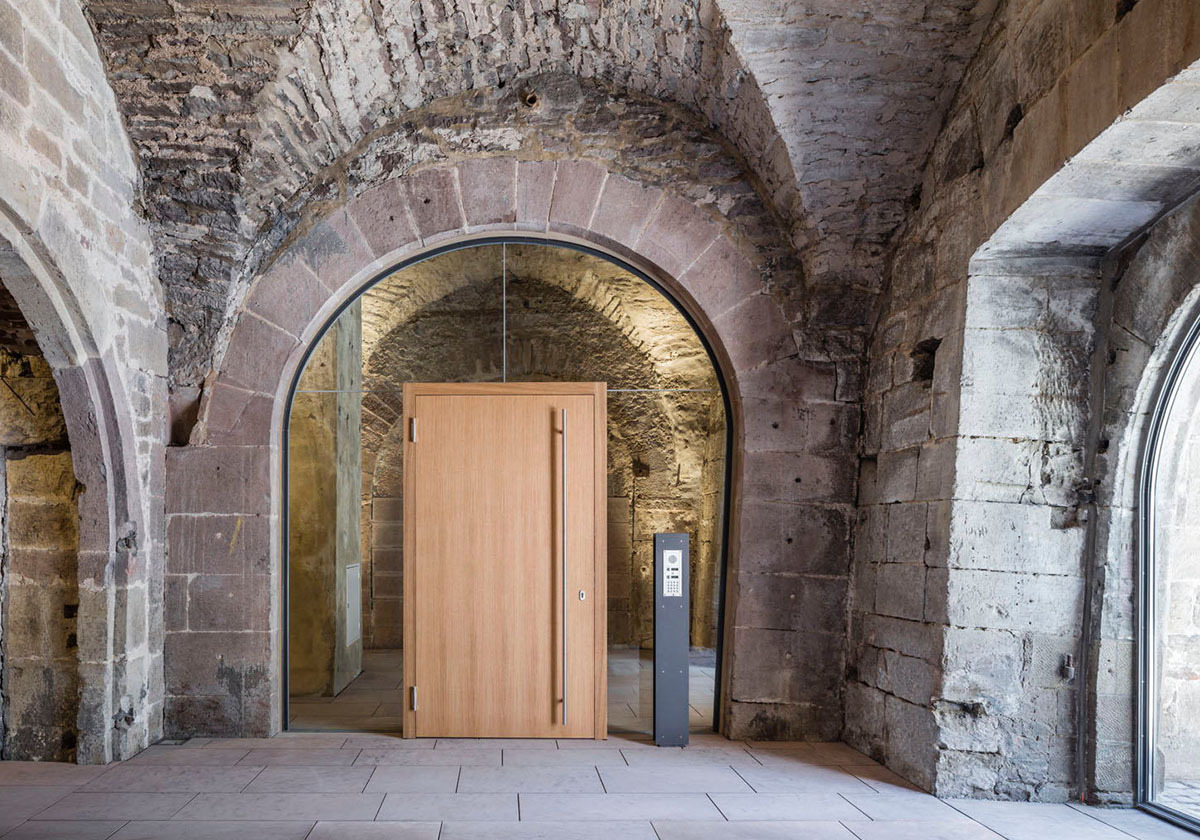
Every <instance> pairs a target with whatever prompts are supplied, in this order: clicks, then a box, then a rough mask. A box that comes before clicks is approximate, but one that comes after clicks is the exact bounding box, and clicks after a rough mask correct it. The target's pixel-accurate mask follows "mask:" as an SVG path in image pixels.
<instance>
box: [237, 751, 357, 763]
mask: <svg viewBox="0 0 1200 840" xmlns="http://www.w3.org/2000/svg"><path fill="white" fill-rule="evenodd" d="M356 758H358V753H357V752H356V751H355V750H336V749H335V750H290V749H288V750H267V749H262V750H250V752H248V753H246V755H245V756H244V757H243V758H242V760H241V761H239V762H238V764H246V765H252V766H255V767H288V766H291V767H320V766H335V765H342V766H348V765H350V764H353V763H354V759H356Z"/></svg>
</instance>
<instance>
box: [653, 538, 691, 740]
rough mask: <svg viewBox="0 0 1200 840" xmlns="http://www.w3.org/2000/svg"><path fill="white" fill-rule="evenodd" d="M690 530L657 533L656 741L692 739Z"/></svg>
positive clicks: (655, 623)
mask: <svg viewBox="0 0 1200 840" xmlns="http://www.w3.org/2000/svg"><path fill="white" fill-rule="evenodd" d="M689 553H690V552H689V546H688V535H687V534H655V535H654V743H655V744H657V745H658V746H660V747H686V746H687V743H688V642H689V633H688V631H689V624H690V623H691V622H690V619H689V613H690V610H689V609H688V604H689V603H690V602H691V592H690V587H689V583H688V564H689V559H690V558H689Z"/></svg>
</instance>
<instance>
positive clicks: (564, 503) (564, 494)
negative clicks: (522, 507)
mask: <svg viewBox="0 0 1200 840" xmlns="http://www.w3.org/2000/svg"><path fill="white" fill-rule="evenodd" d="M562 725H563V726H566V725H567V410H566V409H565V408H564V409H563V410H562Z"/></svg>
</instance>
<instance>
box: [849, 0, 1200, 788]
mask: <svg viewBox="0 0 1200 840" xmlns="http://www.w3.org/2000/svg"><path fill="white" fill-rule="evenodd" d="M1167 20H1170V21H1172V23H1171V24H1166V23H1164V21H1167ZM1198 26H1200V21H1198V20H1197V16H1196V9H1195V7H1194V5H1192V4H1188V3H1173V2H1170V1H1169V0H1167V2H1157V1H1154V2H1151V1H1150V0H1143V2H1139V3H1136V4H1119V5H1117V6H1115V7H1114V6H1113V5H1111V4H1108V5H1105V4H1089V5H1087V6H1086V8H1081V7H1079V5H1078V4H1074V3H1067V2H1059V0H1011V2H1008V3H1005V4H1003V5H1002V6H1001V7H1000V8H999V10H998V11H997V13H996V16H995V18H994V19H993V21H992V23H991V26H990V28H989V31H988V32H987V34H986V35H985V36H984V41H983V45H982V47H981V48H980V51H979V53H978V55H976V57H975V58H974V60H973V61H972V63H971V65H970V66H969V67H968V69H967V72H966V74H965V76H964V80H963V84H962V87H961V88H960V90H959V92H958V95H957V98H956V101H955V103H954V105H953V106H952V107H951V109H950V113H949V116H948V117H947V120H946V123H945V126H944V128H943V130H942V133H941V135H940V137H939V138H938V140H937V142H936V143H935V145H934V148H933V151H932V154H931V156H930V160H929V163H928V165H927V167H926V169H925V174H924V181H923V185H922V190H921V194H920V205H919V207H918V208H917V209H916V210H915V211H914V212H913V213H912V214H911V215H910V216H909V218H908V220H907V222H906V224H905V226H904V228H903V230H902V232H901V235H900V236H899V237H898V241H897V247H896V251H895V255H894V257H893V260H892V264H891V270H890V278H889V283H890V287H889V290H888V294H887V297H886V299H885V301H884V304H883V306H882V308H881V310H880V314H879V317H878V321H877V325H876V329H875V334H874V338H873V341H872V345H871V349H870V352H869V374H868V377H867V382H868V386H867V397H866V400H865V415H864V416H865V431H864V447H863V448H864V459H863V467H862V474H861V492H860V499H859V501H860V511H859V536H858V542H857V547H856V575H855V601H854V609H853V613H854V615H853V624H852V627H853V629H852V637H853V642H852V655H851V658H852V662H853V665H852V668H851V670H850V679H849V682H848V688H847V692H848V700H847V730H846V735H847V738H848V739H849V740H850V741H851V742H852V743H854V744H855V745H856V746H859V747H860V748H862V749H865V750H867V751H868V752H870V753H872V754H873V755H876V756H878V757H880V758H882V759H883V760H885V761H886V762H887V764H888V765H889V766H891V767H892V768H893V769H896V770H898V771H899V772H901V773H903V774H904V775H906V776H907V777H909V778H911V779H913V780H914V781H917V782H918V783H919V784H921V785H922V786H924V787H927V788H929V789H932V790H935V791H936V792H937V793H939V794H945V795H973V796H992V797H1003V798H1007V797H1015V798H1026V797H1029V798H1043V799H1051V800H1053V799H1063V798H1065V797H1066V796H1068V795H1069V794H1070V793H1071V792H1073V791H1075V790H1078V789H1079V788H1080V787H1081V786H1083V785H1085V784H1086V782H1084V781H1083V779H1082V769H1081V768H1083V767H1084V765H1085V763H1086V762H1084V761H1081V760H1080V753H1079V743H1078V741H1077V738H1078V735H1079V732H1078V721H1079V720H1080V719H1081V712H1080V703H1081V701H1080V699H1079V696H1078V693H1077V689H1078V688H1079V683H1072V682H1071V681H1070V680H1069V679H1068V678H1067V676H1066V675H1067V674H1069V671H1068V670H1066V666H1067V665H1068V663H1067V661H1066V659H1065V657H1066V656H1067V655H1071V656H1073V657H1075V658H1076V659H1078V657H1079V655H1080V644H1081V640H1082V635H1083V633H1084V629H1083V628H1084V627H1085V625H1086V624H1087V622H1088V621H1089V620H1090V619H1088V618H1087V616H1090V615H1091V614H1092V610H1091V607H1090V606H1088V598H1089V596H1088V594H1087V592H1088V586H1089V585H1090V583H1089V582H1090V581H1092V579H1093V578H1092V572H1091V566H1090V564H1089V563H1088V562H1085V556H1084V552H1085V547H1086V546H1087V545H1088V544H1090V542H1089V541H1090V540H1091V537H1090V536H1089V534H1090V531H1089V528H1090V527H1091V526H1090V525H1089V524H1088V523H1089V521H1094V518H1095V514H1094V512H1093V511H1091V509H1090V507H1089V505H1090V501H1089V500H1090V498H1091V496H1090V489H1089V486H1088V478H1087V473H1088V471H1089V469H1090V467H1089V465H1090V464H1092V463H1093V462H1094V460H1095V451H1096V445H1097V441H1098V439H1099V436H1098V434H1097V431H1096V428H1095V426H1094V425H1091V424H1089V418H1090V417H1092V416H1094V410H1093V409H1094V402H1095V399H1096V394H1097V393H1098V390H1099V389H1100V388H1101V382H1102V381H1103V379H1104V370H1103V365H1102V359H1097V358H1096V356H1095V348H1096V347H1097V344H1098V342H1097V339H1098V337H1099V336H1101V335H1104V334H1106V333H1107V330H1108V325H1107V324H1106V323H1104V322H1103V320H1101V321H1100V322H1099V326H1097V323H1096V321H1095V319H1096V318H1101V319H1102V318H1103V316H1102V314H1101V313H1102V312H1103V311H1105V310H1104V308H1103V306H1102V298H1103V296H1102V295H1101V293H1100V292H1101V289H1102V286H1101V283H1100V277H1101V266H1100V256H1102V255H1103V253H1104V252H1105V251H1106V250H1107V249H1108V248H1109V247H1112V246H1114V245H1116V244H1118V243H1119V241H1120V239H1121V236H1123V235H1125V234H1123V233H1122V232H1121V231H1124V232H1125V233H1132V232H1134V231H1136V230H1137V228H1138V226H1139V225H1141V224H1144V223H1145V222H1146V220H1147V217H1146V216H1144V215H1139V213H1137V212H1130V209H1129V208H1130V207H1134V206H1137V207H1138V210H1139V211H1140V210H1141V209H1143V206H1138V205H1136V204H1135V205H1121V206H1120V207H1118V205H1117V204H1116V203H1113V204H1111V205H1103V203H1101V204H1098V205H1097V206H1096V207H1095V208H1094V212H1093V213H1092V216H1093V217H1094V219H1095V220H1096V221H1093V222H1092V225H1093V226H1094V227H1096V228H1103V231H1102V233H1101V231H1097V234H1096V235H1095V237H1094V238H1093V239H1092V240H1091V241H1090V242H1088V241H1087V240H1086V233H1087V232H1088V231H1089V227H1088V219H1086V218H1084V219H1078V220H1076V219H1072V222H1071V224H1074V225H1076V226H1078V229H1076V228H1072V227H1069V226H1059V228H1055V227H1054V226H1053V224H1052V222H1053V220H1054V219H1055V218H1063V219H1067V218H1071V216H1070V210H1069V209H1068V208H1070V207H1072V206H1083V203H1081V198H1082V195H1081V194H1078V193H1077V192H1076V190H1078V189H1079V188H1078V186H1076V185H1090V187H1091V195H1090V197H1092V198H1100V199H1102V198H1105V197H1111V198H1116V197H1117V195H1118V194H1120V193H1121V192H1122V190H1123V189H1124V188H1125V186H1126V185H1129V184H1132V183H1135V182H1134V181H1130V180H1128V179H1127V178H1125V177H1123V176H1122V178H1120V179H1114V180H1111V181H1109V180H1108V179H1109V177H1110V174H1106V172H1105V170H1104V168H1103V167H1105V166H1113V165H1118V163H1119V161H1118V160H1114V161H1113V163H1112V164H1107V163H1096V164H1092V166H1093V167H1094V168H1092V169H1090V170H1089V169H1088V166H1089V164H1084V165H1083V168H1082V169H1080V170H1079V171H1078V175H1077V177H1074V178H1072V180H1071V181H1070V183H1069V184H1067V185H1065V187H1064V186H1062V185H1060V186H1058V187H1057V188H1056V189H1059V190H1062V189H1064V188H1065V189H1066V190H1067V192H1059V193H1051V195H1054V194H1058V195H1064V196H1068V197H1069V198H1064V199H1063V200H1062V201H1060V202H1059V204H1058V205H1055V206H1049V205H1047V206H1042V213H1041V215H1040V216H1038V217H1037V218H1036V219H1035V221H1040V222H1043V223H1046V229H1045V230H1041V229H1039V228H1038V227H1037V226H1036V225H1029V224H1027V223H1026V224H1025V226H1024V227H1021V226H1017V227H1016V228H1013V229H1011V230H1009V231H1008V232H1007V238H1006V239H1005V242H1006V243H1007V244H1006V246H1005V247H1006V253H996V254H992V255H985V254H977V252H978V251H980V249H981V246H983V245H984V244H985V242H988V240H989V238H990V237H992V235H993V233H994V232H996V231H997V229H999V228H1000V227H1001V225H1002V223H1004V222H1005V220H1006V219H1009V218H1010V216H1012V214H1013V213H1014V211H1015V210H1017V208H1018V207H1020V206H1021V205H1022V204H1023V203H1025V202H1026V200H1027V199H1029V198H1030V196H1031V195H1032V194H1034V191H1035V190H1038V188H1039V187H1040V186H1041V185H1043V183H1045V182H1047V180H1048V179H1049V178H1050V177H1051V176H1052V175H1054V174H1055V173H1056V172H1057V171H1058V170H1059V169H1060V167H1062V165H1063V163H1064V161H1065V160H1066V159H1067V158H1068V157H1069V156H1070V155H1072V154H1075V153H1076V152H1078V151H1080V150H1081V149H1082V148H1083V147H1084V146H1085V145H1086V144H1087V143H1088V142H1089V141H1091V140H1092V139H1093V138H1095V137H1096V136H1097V135H1098V134H1099V133H1100V132H1101V131H1102V130H1103V129H1105V128H1106V127H1108V126H1109V125H1110V124H1111V123H1113V121H1114V120H1116V119H1117V117H1118V116H1119V115H1120V114H1121V113H1122V112H1123V111H1124V110H1126V109H1128V108H1130V107H1132V106H1133V105H1135V104H1137V103H1138V102H1139V101H1140V100H1141V99H1142V98H1143V97H1145V96H1146V95H1147V94H1149V93H1151V92H1152V91H1153V90H1154V89H1155V87H1156V86H1158V85H1159V84H1161V83H1162V81H1163V80H1164V78H1166V77H1167V76H1168V75H1169V74H1170V73H1172V72H1175V71H1177V70H1179V69H1180V68H1182V67H1183V66H1185V65H1186V63H1187V61H1189V60H1191V59H1193V58H1194V57H1195V55H1196V53H1197V52H1200V37H1198V32H1200V30H1198V28H1197V27H1198ZM1163 33H1166V35H1165V37H1164V36H1163ZM1129 140H1130V141H1131V142H1134V143H1136V142H1137V141H1136V140H1135V139H1134V138H1132V137H1131V138H1129ZM1124 154H1125V156H1126V159H1130V160H1136V159H1137V157H1136V155H1132V156H1131V154H1130V147H1129V146H1128V145H1126V147H1125V150H1124ZM1151 157H1154V156H1153V155H1151ZM1142 172H1143V173H1144V174H1149V170H1142ZM1151 178H1152V180H1153V179H1164V180H1169V173H1162V172H1158V173H1155V174H1154V175H1153V176H1151ZM1102 184H1103V185H1105V186H1104V187H1101V186H1100V185H1102ZM1106 190H1107V192H1106ZM1130 191H1131V192H1134V193H1136V192H1137V190H1130ZM1047 192H1050V191H1049V190H1047ZM1077 195H1080V197H1076V196H1077ZM1055 207H1057V208H1058V209H1055ZM1105 207H1107V209H1105ZM1048 214H1049V215H1048ZM1151 217H1152V216H1151ZM1099 220H1104V221H1103V224H1101V222H1100V221H1099ZM1109 226H1111V227H1109ZM1064 228H1065V229H1064ZM1023 236H1024V237H1025V239H1024V251H1021V248H1022V244H1021V243H1022V237H1023ZM1056 241H1057V242H1058V243H1059V244H1061V243H1063V242H1067V241H1071V242H1075V241H1078V242H1079V244H1078V245H1075V246H1074V247H1075V250H1074V251H1069V250H1067V249H1066V248H1065V247H1062V248H1059V251H1058V254H1057V256H1056V257H1054V258H1053V259H1043V258H1042V257H1041V256H1040V255H1041V254H1043V253H1044V252H1045V251H1046V250H1047V249H1048V248H1052V247H1053V246H1054V244H1055V242H1056ZM1106 243H1111V245H1110V244H1106ZM1039 249H1041V250H1040V251H1039ZM1014 252H1015V253H1014ZM973 255H976V262H977V265H976V268H975V269H973V270H972V271H971V272H970V273H971V274H972V276H971V278H970V283H968V262H969V261H970V260H971V258H972V256H973ZM982 256H989V258H994V259H993V261H992V262H990V263H988V262H985V261H982V260H981V257H982ZM1009 257H1012V258H1011V259H1008V258H1009ZM1006 259H1007V261H1006ZM1098 362H1100V365H1101V366H1100V367H1097V363H1098ZM1125 786H1126V788H1127V787H1128V782H1126V783H1125Z"/></svg>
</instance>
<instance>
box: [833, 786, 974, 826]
mask: <svg viewBox="0 0 1200 840" xmlns="http://www.w3.org/2000/svg"><path fill="white" fill-rule="evenodd" d="M843 797H844V798H845V799H846V800H847V801H848V802H850V804H852V805H853V806H854V807H856V808H858V810H860V811H862V812H863V813H864V814H866V815H867V816H868V817H870V818H871V819H873V820H933V821H937V820H969V819H970V817H968V816H966V815H965V814H963V813H962V812H961V811H958V810H956V809H954V808H951V807H950V806H949V805H947V804H946V803H945V802H942V801H941V800H940V799H935V798H933V797H932V796H925V795H905V794H900V795H889V794H885V793H846V794H843Z"/></svg>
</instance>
